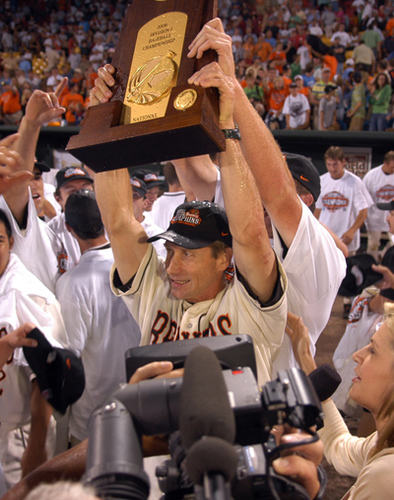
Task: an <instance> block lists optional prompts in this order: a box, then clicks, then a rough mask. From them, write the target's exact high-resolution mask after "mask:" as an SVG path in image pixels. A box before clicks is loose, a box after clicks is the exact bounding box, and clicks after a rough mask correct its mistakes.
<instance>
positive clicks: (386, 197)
mask: <svg viewBox="0 0 394 500" xmlns="http://www.w3.org/2000/svg"><path fill="white" fill-rule="evenodd" d="M382 166H383V165H380V166H379V167H376V168H373V169H372V170H370V171H369V172H367V173H366V174H365V177H364V179H363V182H364V184H365V186H366V188H367V189H368V192H369V194H370V195H371V197H372V199H373V202H374V204H373V205H372V206H371V207H370V208H369V210H368V217H367V220H366V221H365V224H366V226H367V229H368V231H388V228H389V226H388V223H387V220H386V218H387V211H386V210H380V209H379V208H378V207H377V206H376V204H377V203H389V202H390V201H391V200H393V199H394V174H385V173H384V172H383V170H382Z"/></svg>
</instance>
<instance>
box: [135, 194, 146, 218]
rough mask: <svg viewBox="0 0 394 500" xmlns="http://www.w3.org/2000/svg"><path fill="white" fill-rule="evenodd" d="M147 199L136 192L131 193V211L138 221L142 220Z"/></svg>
mask: <svg viewBox="0 0 394 500" xmlns="http://www.w3.org/2000/svg"><path fill="white" fill-rule="evenodd" d="M146 205H147V200H146V198H144V197H143V196H140V195H139V194H138V193H133V212H134V217H135V218H136V220H138V222H142V221H143V220H144V216H143V213H144V212H145V210H146V208H145V207H146Z"/></svg>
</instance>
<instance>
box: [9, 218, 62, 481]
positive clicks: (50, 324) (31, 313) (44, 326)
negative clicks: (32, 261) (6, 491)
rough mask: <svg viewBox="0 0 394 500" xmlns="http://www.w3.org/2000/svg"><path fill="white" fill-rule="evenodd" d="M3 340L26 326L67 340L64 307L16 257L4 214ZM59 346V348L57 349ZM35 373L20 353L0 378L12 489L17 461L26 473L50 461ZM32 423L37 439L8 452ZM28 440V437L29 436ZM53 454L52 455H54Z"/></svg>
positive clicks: (46, 417)
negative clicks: (33, 376) (32, 376)
mask: <svg viewBox="0 0 394 500" xmlns="http://www.w3.org/2000/svg"><path fill="white" fill-rule="evenodd" d="M0 219H1V222H0V247H1V248H0V276H1V279H0V296H1V300H0V318H1V319H0V334H1V336H2V337H3V336H4V335H7V333H9V332H11V331H13V330H16V329H17V328H18V327H20V326H21V325H22V324H24V323H26V322H29V323H33V324H35V325H37V326H39V328H40V329H41V330H42V331H43V332H44V334H45V335H46V336H47V337H48V338H49V340H50V341H51V342H52V343H56V342H55V340H54V339H55V338H56V339H57V340H59V341H61V342H62V344H66V342H67V338H66V334H65V328H64V323H63V319H62V317H61V314H60V307H59V304H58V302H57V300H56V298H55V296H54V295H53V294H52V293H51V292H50V291H49V290H48V289H47V288H46V287H45V286H44V285H43V284H42V283H41V282H40V281H39V280H38V279H37V278H36V277H35V276H34V275H33V274H32V273H30V272H29V271H28V270H27V269H26V267H25V266H24V265H23V264H22V262H21V261H20V259H19V258H18V257H17V256H16V255H15V254H13V253H11V247H12V243H13V238H12V236H11V226H10V224H9V222H8V219H7V217H6V215H5V213H4V212H2V211H1V212H0ZM57 345H59V344H57ZM31 374H32V371H31V370H30V368H29V367H28V365H27V363H26V360H25V359H24V356H23V353H22V351H21V349H16V350H15V351H14V353H13V354H12V356H11V358H10V359H9V360H8V361H7V363H6V364H5V365H4V366H3V368H2V369H1V372H0V399H1V400H2V402H1V404H0V423H1V425H0V461H1V462H2V463H3V468H4V471H5V473H6V474H7V475H6V479H7V485H8V486H10V485H12V484H15V483H16V482H17V481H18V480H19V479H20V475H21V465H20V464H19V465H18V466H17V465H16V463H15V458H16V457H18V458H19V460H20V459H21V458H22V453H23V460H24V465H23V467H24V472H28V471H29V470H32V469H33V468H34V467H36V466H37V465H39V464H40V463H42V462H43V461H45V459H46V451H45V438H46V434H47V431H48V427H49V418H50V414H51V410H50V408H49V406H48V405H47V403H46V402H45V401H44V399H43V398H42V396H41V393H40V391H39V389H38V385H37V384H36V382H35V381H33V382H31V378H30V377H31ZM36 411H38V413H37V415H38V416H39V415H40V414H41V417H39V418H38V419H33V420H32V423H34V425H37V424H38V425H39V427H34V428H33V427H32V429H31V436H32V439H29V440H28V443H27V447H26V443H25V444H24V447H22V448H18V449H17V450H14V449H13V450H12V452H13V453H14V452H15V453H16V455H15V456H12V455H9V452H8V450H9V449H10V448H11V446H12V444H13V443H14V441H15V437H16V434H18V435H21V434H22V435H23V434H25V432H26V429H25V428H24V426H26V425H28V424H29V423H30V420H31V417H32V416H36V413H34V414H33V413H32V412H36ZM25 435H26V434H25ZM24 448H25V449H24ZM52 452H53V449H52Z"/></svg>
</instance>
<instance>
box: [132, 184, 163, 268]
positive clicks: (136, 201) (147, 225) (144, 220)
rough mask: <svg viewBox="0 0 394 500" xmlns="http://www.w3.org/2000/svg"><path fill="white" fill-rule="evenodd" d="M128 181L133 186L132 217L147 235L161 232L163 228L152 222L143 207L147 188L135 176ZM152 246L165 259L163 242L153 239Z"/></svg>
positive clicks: (148, 213) (145, 202)
mask: <svg viewBox="0 0 394 500" xmlns="http://www.w3.org/2000/svg"><path fill="white" fill-rule="evenodd" d="M130 182H131V185H132V186H133V210H134V217H135V218H136V219H137V221H138V222H140V223H141V226H142V227H143V228H144V229H145V232H146V234H147V235H148V236H154V235H155V234H158V233H161V232H162V231H164V229H163V228H162V227H159V226H158V225H156V224H155V223H154V222H153V220H152V217H151V216H150V214H151V212H146V211H145V208H146V206H147V204H148V200H147V198H146V195H147V192H148V190H147V187H146V184H145V182H144V181H143V180H142V179H140V178H139V177H136V176H133V177H131V178H130ZM153 246H154V247H155V250H156V252H157V253H158V255H160V257H163V259H165V258H166V255H167V251H166V249H165V247H164V244H163V242H162V241H155V242H154V243H153Z"/></svg>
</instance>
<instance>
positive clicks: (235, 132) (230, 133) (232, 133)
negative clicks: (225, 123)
mask: <svg viewBox="0 0 394 500" xmlns="http://www.w3.org/2000/svg"><path fill="white" fill-rule="evenodd" d="M222 131H223V133H224V137H225V138H226V139H237V140H238V141H240V140H241V133H240V131H239V129H238V127H236V128H227V129H223V130H222Z"/></svg>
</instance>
